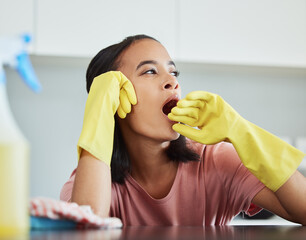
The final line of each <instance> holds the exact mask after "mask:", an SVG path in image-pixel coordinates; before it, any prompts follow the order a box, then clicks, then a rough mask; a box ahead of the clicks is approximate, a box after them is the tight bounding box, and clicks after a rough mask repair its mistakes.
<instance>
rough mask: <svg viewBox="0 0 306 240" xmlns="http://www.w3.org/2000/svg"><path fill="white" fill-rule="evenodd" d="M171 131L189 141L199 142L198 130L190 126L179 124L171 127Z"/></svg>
mask: <svg viewBox="0 0 306 240" xmlns="http://www.w3.org/2000/svg"><path fill="white" fill-rule="evenodd" d="M172 129H173V130H174V131H176V132H178V133H179V134H181V135H183V136H185V137H187V138H189V139H191V140H194V141H199V140H198V139H199V134H200V130H198V129H194V128H192V127H190V126H186V125H184V124H181V123H176V124H174V125H173V126H172Z"/></svg>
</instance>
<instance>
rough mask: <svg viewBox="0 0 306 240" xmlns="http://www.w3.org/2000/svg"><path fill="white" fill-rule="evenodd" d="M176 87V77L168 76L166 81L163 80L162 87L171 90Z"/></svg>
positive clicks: (177, 84)
mask: <svg viewBox="0 0 306 240" xmlns="http://www.w3.org/2000/svg"><path fill="white" fill-rule="evenodd" d="M178 88H179V83H178V81H177V79H176V77H174V76H171V77H169V78H168V79H167V81H165V82H164V84H163V89H166V90H173V89H178Z"/></svg>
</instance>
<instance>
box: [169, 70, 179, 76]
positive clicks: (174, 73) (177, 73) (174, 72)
mask: <svg viewBox="0 0 306 240" xmlns="http://www.w3.org/2000/svg"><path fill="white" fill-rule="evenodd" d="M171 74H172V75H173V76H175V77H178V76H179V75H180V72H179V71H178V70H175V71H172V72H171Z"/></svg>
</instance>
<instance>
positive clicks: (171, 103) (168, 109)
mask: <svg viewBox="0 0 306 240" xmlns="http://www.w3.org/2000/svg"><path fill="white" fill-rule="evenodd" d="M177 102H178V101H177V100H170V101H169V102H167V103H166V104H165V105H164V107H163V113H164V114H166V115H168V114H169V113H170V112H171V109H172V108H174V107H175V106H176V104H177Z"/></svg>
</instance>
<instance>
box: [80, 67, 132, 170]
mask: <svg viewBox="0 0 306 240" xmlns="http://www.w3.org/2000/svg"><path fill="white" fill-rule="evenodd" d="M136 103H137V99H136V93H135V90H134V87H133V85H132V83H131V82H130V81H129V80H128V79H127V78H126V76H124V75H123V74H122V73H121V72H119V71H110V72H107V73H103V74H101V75H99V76H98V77H95V78H94V80H93V83H92V85H91V87H90V91H89V94H88V98H87V101H86V106H85V113H84V120H83V128H82V132H81V136H80V138H79V141H78V145H77V148H78V155H79V159H80V154H81V150H82V149H85V150H86V151H88V152H90V153H91V154H92V155H94V156H95V157H96V158H98V159H99V160H101V161H103V162H105V163H106V164H107V165H108V166H110V161H111V157H112V152H113V139H114V127H115V119H114V115H115V113H116V111H117V113H118V115H119V117H120V118H125V117H126V114H127V113H129V112H130V111H131V104H133V105H135V104H136Z"/></svg>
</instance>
